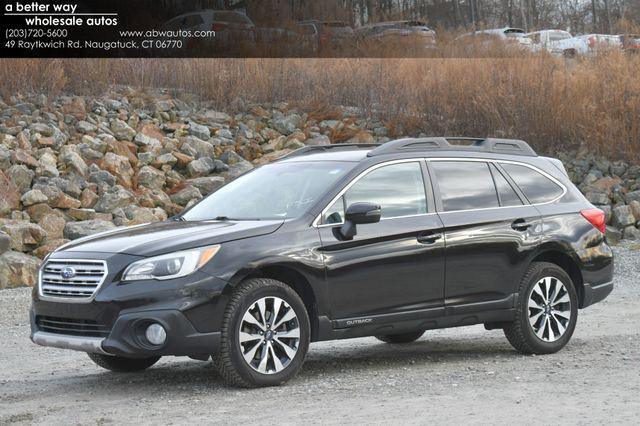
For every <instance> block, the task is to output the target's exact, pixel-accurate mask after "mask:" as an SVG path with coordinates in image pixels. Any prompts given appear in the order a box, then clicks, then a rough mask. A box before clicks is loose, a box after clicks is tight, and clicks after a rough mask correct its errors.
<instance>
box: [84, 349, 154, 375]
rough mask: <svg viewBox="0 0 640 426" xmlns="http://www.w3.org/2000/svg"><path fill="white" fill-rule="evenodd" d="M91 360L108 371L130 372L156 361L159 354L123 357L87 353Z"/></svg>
mask: <svg viewBox="0 0 640 426" xmlns="http://www.w3.org/2000/svg"><path fill="white" fill-rule="evenodd" d="M87 355H89V358H90V359H91V361H93V362H95V363H96V364H97V365H98V366H100V367H102V368H105V369H107V370H110V371H117V372H125V373H131V372H134V371H142V370H145V369H147V368H149V367H151V366H152V365H153V364H155V363H156V362H158V360H159V359H160V357H159V356H154V357H151V358H123V357H120V356H111V355H102V354H92V353H88V354H87Z"/></svg>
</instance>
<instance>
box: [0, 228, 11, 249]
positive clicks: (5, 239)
mask: <svg viewBox="0 0 640 426" xmlns="http://www.w3.org/2000/svg"><path fill="white" fill-rule="evenodd" d="M9 249H11V237H10V236H9V235H8V234H7V233H5V232H0V254H2V253H4V252H5V251H9Z"/></svg>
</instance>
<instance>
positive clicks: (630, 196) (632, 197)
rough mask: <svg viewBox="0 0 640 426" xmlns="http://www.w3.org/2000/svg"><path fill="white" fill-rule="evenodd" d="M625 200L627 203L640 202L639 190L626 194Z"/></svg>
mask: <svg viewBox="0 0 640 426" xmlns="http://www.w3.org/2000/svg"><path fill="white" fill-rule="evenodd" d="M625 199H626V200H627V203H630V202H632V201H640V190H638V191H633V192H629V193H627V195H626V196H625Z"/></svg>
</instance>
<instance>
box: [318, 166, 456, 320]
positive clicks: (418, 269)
mask: <svg viewBox="0 0 640 426" xmlns="http://www.w3.org/2000/svg"><path fill="white" fill-rule="evenodd" d="M425 167H426V166H425V164H424V161H422V160H408V161H406V160H404V161H401V162H393V163H387V164H383V165H379V166H374V167H373V168H372V169H369V171H367V172H365V173H364V174H362V175H360V176H359V177H358V178H356V179H355V180H354V181H352V182H351V184H350V186H347V188H346V189H345V192H344V194H343V195H342V196H340V197H339V198H338V199H337V200H335V202H334V203H333V204H331V205H330V206H329V207H328V208H327V209H326V210H325V211H324V213H323V215H322V217H321V222H320V225H319V226H318V229H319V232H320V238H321V240H322V254H323V259H324V262H325V265H326V271H327V288H328V297H329V300H330V306H331V310H332V313H331V314H332V317H333V318H335V319H337V320H342V322H340V321H338V326H341V324H342V323H344V324H347V322H346V321H344V320H343V319H345V318H362V317H366V318H367V321H370V322H374V323H375V324H380V323H382V322H384V321H386V320H389V321H391V320H393V321H395V320H402V319H403V318H404V315H406V314H407V313H409V312H411V311H421V310H425V309H431V308H433V309H440V312H434V314H436V313H442V312H441V310H442V306H443V296H444V294H443V291H444V290H443V288H444V239H443V238H442V223H441V221H440V219H439V217H438V215H437V214H436V213H435V206H434V205H433V195H432V192H431V188H430V184H429V183H428V182H425V178H428V174H427V173H426V168H425ZM427 189H428V190H427ZM356 202H370V203H376V204H379V205H380V206H381V211H382V219H381V220H380V222H379V223H372V224H366V225H358V226H357V235H356V236H355V237H354V238H353V240H349V241H345V240H343V239H341V238H340V235H339V233H338V230H339V229H340V226H341V224H342V223H343V218H344V211H345V209H346V207H347V206H349V205H351V204H352V203H356ZM375 315H383V316H384V317H383V318H382V317H378V318H375V319H372V317H373V316H375ZM394 315H399V316H395V317H393V316H394ZM414 319H415V318H414Z"/></svg>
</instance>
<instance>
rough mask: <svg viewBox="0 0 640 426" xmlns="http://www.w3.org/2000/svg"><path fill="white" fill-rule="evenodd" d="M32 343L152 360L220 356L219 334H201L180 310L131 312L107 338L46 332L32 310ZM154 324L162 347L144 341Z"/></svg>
mask: <svg viewBox="0 0 640 426" xmlns="http://www.w3.org/2000/svg"><path fill="white" fill-rule="evenodd" d="M30 317H31V330H32V332H31V340H32V341H33V342H34V343H37V344H38V345H41V346H50V347H55V348H60V349H72V350H78V351H83V352H90V353H99V354H103V355H117V356H122V357H126V358H147V357H152V356H165V355H174V356H193V357H207V356H209V355H211V354H214V353H216V352H217V350H218V347H219V343H220V332H215V331H214V332H199V331H198V330H196V329H195V327H194V326H193V324H192V323H191V322H190V321H189V320H188V319H187V317H186V316H185V315H184V314H183V313H182V312H180V311H178V310H158V311H140V312H128V313H126V314H123V315H120V316H118V318H117V320H116V322H115V323H114V325H113V328H112V329H111V331H110V332H109V335H108V336H106V337H95V336H82V335H72V334H64V333H57V332H56V333H51V332H48V331H44V330H43V329H42V328H41V327H40V326H39V325H38V324H37V323H36V314H35V311H34V310H33V309H32V310H31V314H30ZM151 324H160V325H161V326H162V327H163V328H164V329H165V331H166V334H167V338H166V340H165V342H164V343H163V344H162V345H153V344H151V343H149V342H148V341H147V339H146V337H145V330H146V328H147V327H148V326H149V325H151Z"/></svg>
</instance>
